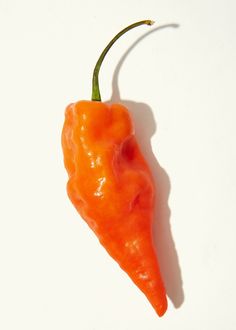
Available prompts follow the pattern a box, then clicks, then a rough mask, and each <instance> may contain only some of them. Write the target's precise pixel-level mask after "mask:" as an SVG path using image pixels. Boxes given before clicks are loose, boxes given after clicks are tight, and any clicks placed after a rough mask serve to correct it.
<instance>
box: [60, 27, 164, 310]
mask: <svg viewBox="0 0 236 330" xmlns="http://www.w3.org/2000/svg"><path fill="white" fill-rule="evenodd" d="M144 22H145V23H144ZM147 22H149V23H147ZM135 24H136V26H137V24H138V25H141V24H151V23H150V21H141V22H138V23H135ZM132 27H134V26H133V25H132V26H131V28H132ZM127 29H129V27H128V28H126V29H125V30H126V31H127ZM125 30H122V31H125ZM126 31H125V32H126ZM123 33H124V32H123ZM123 33H122V34H123ZM120 35H121V34H120ZM120 35H117V36H118V37H119V36H120ZM117 36H116V37H115V38H118V37H117ZM113 43H114V41H113ZM108 46H109V47H110V46H111V43H110V44H109V45H108ZM103 56H105V55H104V54H103ZM101 62H102V61H101ZM101 62H100V65H101ZM95 69H96V67H95ZM95 78H96V77H95ZM93 81H95V85H96V87H98V80H96V79H94V80H93ZM96 98H97V100H96ZM99 98H100V93H99V87H98V88H97V90H96V88H95V91H94V87H93V101H79V102H77V103H74V104H71V105H69V106H68V107H67V109H66V113H65V123H64V127H63V132H62V147H63V153H64V163H65V167H66V170H67V172H68V175H69V181H68V184H67V192H68V195H69V198H70V200H71V201H72V203H73V204H74V206H75V207H76V209H77V210H78V212H79V213H80V215H81V216H82V218H83V219H84V220H85V221H86V222H87V224H88V225H89V227H90V228H91V229H92V230H93V231H94V233H95V234H96V235H97V237H98V239H99V241H100V243H101V244H102V245H103V246H104V247H105V249H106V250H107V252H108V253H109V254H110V255H111V257H112V258H114V259H115V260H116V261H117V262H118V264H119V265H120V267H121V268H122V269H123V270H124V271H125V272H126V273H127V274H128V275H129V277H130V278H131V279H132V280H133V282H134V283H135V284H136V285H137V286H138V287H139V288H140V289H141V290H142V291H143V293H144V294H145V295H146V297H147V298H148V300H149V301H150V303H151V304H152V306H153V307H154V309H155V310H156V312H157V313H158V315H159V316H162V315H163V314H164V313H165V311H166V309H167V299H166V292H165V288H164V285H163V281H162V278H161V273H160V270H159V266H158V261H157V256H156V253H155V249H154V246H153V238H152V219H153V209H154V184H153V179H152V175H151V172H150V170H149V167H148V165H147V163H146V161H145V159H144V157H143V155H142V153H141V151H140V148H139V146H138V143H137V141H136V138H135V134H134V127H133V124H132V121H131V118H130V115H129V112H128V110H127V109H126V108H125V107H124V106H123V105H121V104H111V105H110V104H108V103H103V102H101V101H100V99H99Z"/></svg>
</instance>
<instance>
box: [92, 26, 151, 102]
mask: <svg viewBox="0 0 236 330" xmlns="http://www.w3.org/2000/svg"><path fill="white" fill-rule="evenodd" d="M143 24H146V25H152V24H154V21H151V20H145V21H140V22H136V23H133V24H131V25H129V26H127V27H126V28H125V29H123V30H122V31H120V32H119V33H118V34H117V35H116V36H115V37H114V38H113V39H112V40H111V41H110V42H109V44H108V45H107V46H106V48H105V49H104V51H103V52H102V54H101V55H100V57H99V59H98V61H97V63H96V65H95V68H94V70H93V82H92V101H101V95H100V90H99V80H98V75H99V71H100V67H101V64H102V62H103V60H104V58H105V56H106V54H107V52H108V51H109V49H110V48H111V46H112V45H113V44H114V43H115V42H116V40H117V39H119V38H120V37H121V36H122V35H123V34H125V33H126V32H127V31H129V30H131V29H133V28H135V27H137V26H139V25H143Z"/></svg>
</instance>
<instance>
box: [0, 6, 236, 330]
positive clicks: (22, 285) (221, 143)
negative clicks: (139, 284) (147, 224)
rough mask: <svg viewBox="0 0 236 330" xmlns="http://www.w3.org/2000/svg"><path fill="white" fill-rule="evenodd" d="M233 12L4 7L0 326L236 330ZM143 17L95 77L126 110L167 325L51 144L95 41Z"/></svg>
mask: <svg viewBox="0 0 236 330" xmlns="http://www.w3.org/2000/svg"><path fill="white" fill-rule="evenodd" d="M235 12H236V5H235V1H234V0H228V1H227V0H197V1H194V0H180V1H174V0H172V1H171V0H165V1H164V0H162V1H161V0H145V1H138V0H126V1H123V2H122V1H111V0H109V1H108V0H99V1H95V0H94V1H92V0H88V1H81V0H77V1H76V0H74V1H72V0H60V1H56V0H54V1H46V0H44V1H42V0H41V1H30V0H28V1H26V0H21V1H17V0H15V1H13V0H0V47H1V51H0V94H1V96H0V152H1V163H0V168H1V171H0V201H1V202H0V203H1V208H0V328H1V329H2V330H16V329H17V330H32V329H34V330H39V329H40V330H42V329H43V330H52V329H57V330H68V329H70V330H75V329H77V330H108V329H109V330H130V329H135V330H141V329H147V330H156V329H159V330H166V329H179V330H185V329H186V330H189V329H191V330H195V329H196V330H199V329H201V330H205V329H206V330H209V329H214V330H221V329H227V330H233V329H235V328H236V321H235V294H236V289H235V278H236V271H235V269H236V268H235V252H236V251H235V230H236V203H235V196H236V148H235V142H236V130H235V125H236V101H235V97H236V96H235V75H236V70H235V69H236V64H235V62H236V61H235V59H236V57H235V55H236V38H235V33H236V20H235ZM141 19H153V20H155V21H156V24H155V26H153V27H148V26H142V27H138V28H137V29H136V30H133V31H130V32H129V33H128V34H127V35H126V36H123V37H122V39H120V40H119V42H117V44H116V45H114V47H113V49H112V50H111V51H110V53H109V55H108V57H107V59H106V61H105V63H104V65H103V67H102V70H101V75H100V81H101V94H102V97H103V100H111V98H112V101H117V100H118V101H119V102H122V103H124V104H126V105H128V106H129V108H130V111H131V114H132V116H133V119H134V122H135V125H136V129H137V137H138V139H139V141H140V144H141V147H142V149H143V152H144V154H145V156H146V158H147V159H148V161H149V163H150V166H151V168H152V171H153V173H154V176H155V181H156V184H157V185H158V191H159V201H158V207H157V210H156V214H155V229H156V230H155V238H156V240H157V242H156V245H157V248H158V251H159V252H158V253H159V258H160V264H161V268H162V272H163V277H164V280H165V283H166V287H167V292H168V296H169V309H168V311H167V313H166V314H165V316H164V317H163V318H158V316H157V315H156V314H155V312H154V310H153V309H152V307H151V305H150V304H149V303H148V301H147V300H146V298H145V296H144V295H143V294H142V293H141V292H140V291H139V290H138V289H137V288H136V287H135V286H134V284H133V283H132V282H131V281H130V279H129V278H128V277H127V276H126V274H125V273H123V271H122V270H120V268H119V267H118V265H117V264H115V262H114V261H113V260H112V259H111V258H110V257H109V256H108V255H107V254H106V252H105V250H104V249H103V248H102V247H101V246H100V245H99V243H98V241H97V239H96V238H95V236H94V234H93V233H92V232H91V231H90V230H89V229H88V227H87V225H86V224H85V223H84V222H83V221H82V220H81V218H80V216H79V215H78V214H77V213H76V211H75V209H74V208H73V206H72V204H71V203H70V202H69V199H68V198H67V195H66V191H65V185H66V180H67V174H66V172H65V169H64V166H63V158H62V151H61V144H60V135H61V129H62V125H63V120H64V108H65V107H66V105H67V104H69V103H71V102H74V101H77V100H80V99H90V95H91V75H92V70H93V66H94V64H95V62H96V60H97V58H98V56H99V54H100V52H101V51H102V49H103V47H104V46H105V45H106V44H107V43H108V41H109V40H110V39H111V38H112V37H113V36H114V35H115V34H116V33H117V32H118V31H120V30H121V29H122V28H124V27H125V26H127V25H129V24H131V23H133V22H135V21H138V20H141ZM176 24H178V25H179V26H178V27H177V25H176ZM160 27H162V28H160ZM151 31H152V32H151ZM127 52H128V53H127ZM112 81H113V85H112ZM112 86H113V87H112ZM118 89H119V92H120V98H119V95H118ZM150 141H151V145H152V150H153V153H154V155H155V158H154V156H153V154H152V152H151V150H150ZM157 161H158V163H157Z"/></svg>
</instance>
